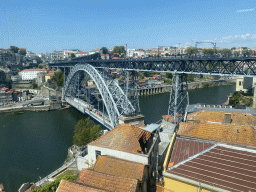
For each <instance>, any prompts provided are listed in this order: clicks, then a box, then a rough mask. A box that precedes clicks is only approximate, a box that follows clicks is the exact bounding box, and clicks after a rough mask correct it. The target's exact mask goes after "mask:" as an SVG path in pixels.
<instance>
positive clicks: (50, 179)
mask: <svg viewBox="0 0 256 192" xmlns="http://www.w3.org/2000/svg"><path fill="white" fill-rule="evenodd" d="M75 161H76V159H75V158H73V159H71V160H70V161H68V162H67V163H65V164H64V165H62V166H61V167H60V168H58V169H56V170H55V171H54V172H52V173H50V174H49V175H47V176H46V177H44V178H43V179H41V180H40V181H38V182H36V183H35V185H36V186H39V187H40V186H41V185H42V184H43V183H45V182H49V181H53V180H52V177H54V176H56V175H58V173H60V172H62V171H64V170H65V169H67V168H68V167H69V166H70V165H72V164H73V163H74V162H75Z"/></svg>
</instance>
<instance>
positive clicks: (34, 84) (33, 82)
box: [32, 79, 38, 89]
mask: <svg viewBox="0 0 256 192" xmlns="http://www.w3.org/2000/svg"><path fill="white" fill-rule="evenodd" d="M37 87H38V86H37V83H36V80H35V79H33V80H32V88H33V89H36V88H37Z"/></svg>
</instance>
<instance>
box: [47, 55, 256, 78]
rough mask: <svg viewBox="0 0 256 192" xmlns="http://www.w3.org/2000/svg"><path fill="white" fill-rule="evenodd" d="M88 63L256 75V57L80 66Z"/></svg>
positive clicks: (98, 62)
mask: <svg viewBox="0 0 256 192" xmlns="http://www.w3.org/2000/svg"><path fill="white" fill-rule="evenodd" d="M77 63H78V62H77V61H67V62H59V63H52V64H49V66H50V67H65V66H74V65H75V64H77ZM86 63H88V64H90V65H92V66H94V67H95V68H107V69H121V70H125V71H127V70H128V71H155V72H169V73H186V74H205V75H221V76H255V75H256V57H250V58H249V57H244V58H237V57H228V58H194V59H192V58H176V59H174V58H168V59H138V60H135V59H133V60H129V59H120V60H87V61H83V62H81V63H80V64H86Z"/></svg>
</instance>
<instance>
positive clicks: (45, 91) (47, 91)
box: [41, 86, 57, 97]
mask: <svg viewBox="0 0 256 192" xmlns="http://www.w3.org/2000/svg"><path fill="white" fill-rule="evenodd" d="M41 95H42V96H45V97H51V96H57V92H56V90H54V89H51V88H48V87H45V86H43V87H41Z"/></svg>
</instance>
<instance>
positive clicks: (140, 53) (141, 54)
mask: <svg viewBox="0 0 256 192" xmlns="http://www.w3.org/2000/svg"><path fill="white" fill-rule="evenodd" d="M133 54H134V57H145V55H146V54H145V51H143V50H137V51H134V52H133Z"/></svg>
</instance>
